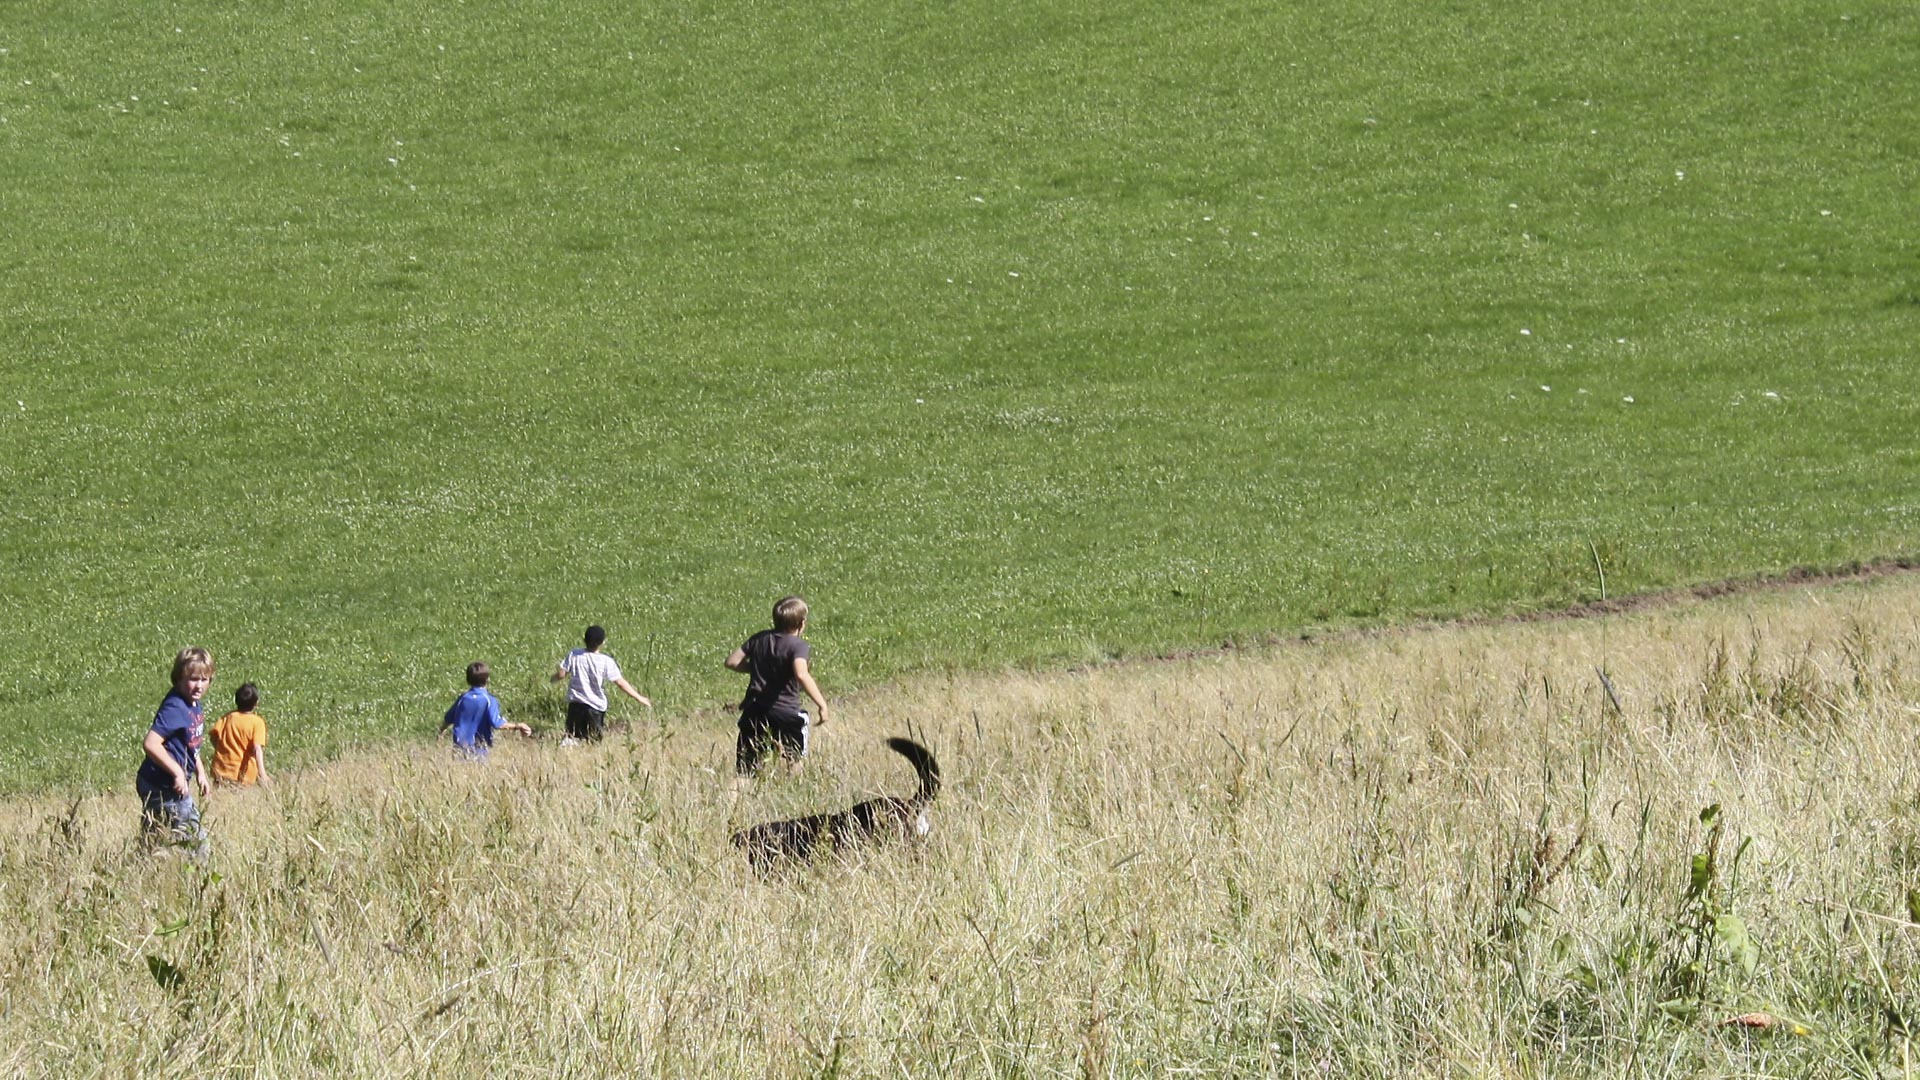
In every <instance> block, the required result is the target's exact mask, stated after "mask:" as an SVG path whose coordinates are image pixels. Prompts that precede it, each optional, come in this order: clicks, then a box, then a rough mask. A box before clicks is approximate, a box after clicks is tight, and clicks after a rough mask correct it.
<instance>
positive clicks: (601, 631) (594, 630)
mask: <svg viewBox="0 0 1920 1080" xmlns="http://www.w3.org/2000/svg"><path fill="white" fill-rule="evenodd" d="M606 642H607V629H606V627H604V626H589V627H587V651H588V652H598V651H600V646H602V645H604V644H606Z"/></svg>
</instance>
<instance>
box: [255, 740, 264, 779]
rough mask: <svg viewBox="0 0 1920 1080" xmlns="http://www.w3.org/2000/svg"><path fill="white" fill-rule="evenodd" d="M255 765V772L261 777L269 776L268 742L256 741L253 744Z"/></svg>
mask: <svg viewBox="0 0 1920 1080" xmlns="http://www.w3.org/2000/svg"><path fill="white" fill-rule="evenodd" d="M253 767H254V770H255V772H256V773H257V774H258V775H259V777H260V779H262V780H265V779H266V778H267V744H266V743H263V742H256V743H254V744H253Z"/></svg>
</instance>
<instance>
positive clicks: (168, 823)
mask: <svg viewBox="0 0 1920 1080" xmlns="http://www.w3.org/2000/svg"><path fill="white" fill-rule="evenodd" d="M137 787H138V789H139V792H140V830H141V832H142V833H143V834H144V835H145V836H146V838H147V841H148V842H149V843H152V844H155V845H162V844H164V845H168V846H171V847H181V848H185V849H187V853H188V854H190V855H192V856H194V857H195V858H203V857H205V855H206V853H207V834H206V833H205V832H203V831H201V828H200V808H199V807H198V806H196V805H194V802H193V796H191V795H176V794H175V793H174V792H173V790H172V789H171V788H151V787H148V786H147V785H145V784H140V785H137Z"/></svg>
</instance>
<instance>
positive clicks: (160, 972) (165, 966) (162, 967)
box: [147, 954, 187, 993]
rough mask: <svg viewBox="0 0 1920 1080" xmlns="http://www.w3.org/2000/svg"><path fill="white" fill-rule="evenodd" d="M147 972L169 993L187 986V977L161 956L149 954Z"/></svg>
mask: <svg viewBox="0 0 1920 1080" xmlns="http://www.w3.org/2000/svg"><path fill="white" fill-rule="evenodd" d="M147 973H148V974H150V975H152V976H153V981H154V982H156V983H159V984H160V989H162V990H165V991H167V992H168V993H177V992H179V991H180V990H183V989H185V988H186V985H187V977H186V976H185V975H182V974H180V969H179V968H177V967H174V966H173V965H172V964H170V963H168V962H167V961H166V960H164V959H162V958H161V957H158V956H154V955H152V954H148V956H147Z"/></svg>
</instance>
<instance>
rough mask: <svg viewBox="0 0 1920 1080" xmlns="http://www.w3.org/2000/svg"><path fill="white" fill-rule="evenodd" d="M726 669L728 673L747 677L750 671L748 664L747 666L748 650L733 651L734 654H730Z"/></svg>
mask: <svg viewBox="0 0 1920 1080" xmlns="http://www.w3.org/2000/svg"><path fill="white" fill-rule="evenodd" d="M726 667H727V670H728V671H737V672H739V673H740V674H742V675H745V674H746V673H747V672H748V670H749V668H748V664H747V650H745V649H735V650H733V652H731V653H729V654H728V655H727V661H726Z"/></svg>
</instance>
